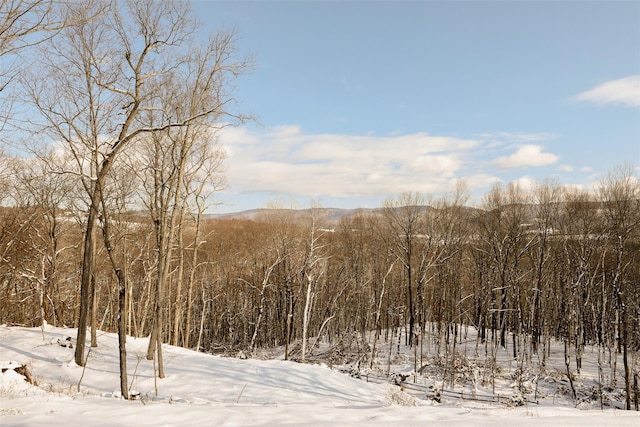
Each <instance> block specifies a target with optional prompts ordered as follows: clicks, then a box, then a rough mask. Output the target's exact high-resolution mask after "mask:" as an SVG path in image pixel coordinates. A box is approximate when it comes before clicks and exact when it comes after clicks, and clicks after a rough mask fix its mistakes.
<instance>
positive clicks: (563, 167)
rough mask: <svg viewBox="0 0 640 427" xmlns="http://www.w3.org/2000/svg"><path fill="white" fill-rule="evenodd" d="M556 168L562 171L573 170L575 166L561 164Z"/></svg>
mask: <svg viewBox="0 0 640 427" xmlns="http://www.w3.org/2000/svg"><path fill="white" fill-rule="evenodd" d="M556 169H557V170H559V171H562V172H573V166H571V165H560V166H558V167H557V168H556Z"/></svg>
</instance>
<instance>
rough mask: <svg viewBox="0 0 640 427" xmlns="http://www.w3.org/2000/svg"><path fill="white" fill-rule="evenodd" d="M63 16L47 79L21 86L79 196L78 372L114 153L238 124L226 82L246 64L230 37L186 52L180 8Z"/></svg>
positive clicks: (133, 4)
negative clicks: (63, 156)
mask: <svg viewBox="0 0 640 427" xmlns="http://www.w3.org/2000/svg"><path fill="white" fill-rule="evenodd" d="M64 12H65V15H64V16H65V18H66V17H69V18H70V20H72V22H73V23H74V24H73V25H70V26H68V27H65V28H64V29H62V30H61V32H60V33H59V34H58V37H57V40H56V43H55V44H53V43H52V44H47V45H46V48H47V49H48V52H47V54H46V55H43V58H44V59H43V64H42V65H41V67H40V68H39V69H38V70H37V72H38V73H40V74H41V75H42V74H43V75H45V76H46V77H45V78H41V76H39V78H37V79H36V78H35V77H34V76H32V78H29V79H26V80H25V84H24V86H25V89H26V93H27V94H28V96H29V99H30V101H31V102H32V104H33V105H34V106H35V107H37V109H38V111H39V113H40V115H41V117H42V119H44V121H43V125H44V131H45V132H47V134H48V135H50V136H51V138H52V139H54V140H58V141H61V142H62V144H63V145H64V147H65V149H67V150H69V152H71V153H72V154H73V156H74V159H75V161H76V170H75V173H77V174H79V175H80V177H81V181H82V185H83V187H84V190H85V191H86V194H87V211H88V212H87V219H86V228H85V237H84V254H83V261H82V278H81V290H80V292H81V297H80V314H79V321H78V337H77V347H76V354H75V359H76V363H78V364H79V365H83V364H84V363H85V360H84V351H85V336H86V326H87V312H88V311H87V309H88V307H89V305H90V304H89V302H90V299H91V291H92V286H91V284H92V281H93V278H94V277H95V271H94V267H95V250H96V243H95V242H96V237H95V231H96V223H97V220H98V217H99V215H100V211H101V209H102V206H101V201H102V199H103V197H104V194H103V193H104V191H105V190H106V189H107V186H108V180H109V172H110V170H111V168H112V167H113V165H114V164H115V163H116V161H117V159H118V155H119V154H120V153H121V152H122V150H123V149H124V148H125V147H127V146H128V145H129V144H132V143H136V141H138V140H140V139H142V138H145V137H147V136H150V135H154V134H156V133H167V132H169V131H170V130H171V129H178V128H180V127H184V126H187V125H191V124H195V123H198V122H201V121H207V122H210V121H211V120H213V121H218V120H220V118H221V117H223V116H224V117H231V118H234V117H235V118H237V117H238V116H237V115H235V114H233V108H234V102H233V97H232V92H231V91H230V89H231V88H230V86H229V85H230V80H232V79H233V78H235V77H237V76H238V75H239V74H240V73H242V72H243V71H244V70H245V69H246V66H247V63H246V62H245V61H236V58H235V55H236V52H235V49H234V40H235V38H234V35H233V34H229V33H219V34H218V35H216V36H215V37H213V38H212V39H211V41H210V43H208V44H206V45H205V48H204V49H200V50H198V49H196V50H195V51H194V50H192V49H191V46H192V36H193V35H194V32H195V30H196V26H195V24H194V23H193V19H192V17H191V15H190V11H189V7H188V5H187V4H186V3H184V2H178V1H175V2H155V1H152V0H148V1H142V2H140V1H128V2H116V1H114V2H109V1H91V2H83V3H82V4H69V5H66V7H65V8H64ZM177 83H180V84H181V85H182V88H183V89H180V86H177V85H176V84H177ZM167 88H170V90H168V89H167ZM175 88H178V89H177V92H181V93H177V92H176V90H175ZM185 91H189V93H191V94H192V96H191V98H190V99H189V100H185V102H187V103H190V105H189V107H190V108H182V109H178V108H175V101H174V99H175V98H174V96H175V95H181V94H183V93H184V92H185Z"/></svg>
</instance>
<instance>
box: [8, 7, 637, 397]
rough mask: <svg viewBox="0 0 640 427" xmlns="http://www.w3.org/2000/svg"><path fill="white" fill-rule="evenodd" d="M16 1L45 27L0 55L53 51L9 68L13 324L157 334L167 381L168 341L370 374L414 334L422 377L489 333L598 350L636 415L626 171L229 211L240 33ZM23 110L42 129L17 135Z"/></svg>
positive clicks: (569, 360) (515, 347)
mask: <svg viewBox="0 0 640 427" xmlns="http://www.w3.org/2000/svg"><path fill="white" fill-rule="evenodd" d="M1 5H2V8H3V11H4V10H5V8H10V7H18V8H19V7H24V5H33V8H32V9H25V10H24V11H23V12H24V13H23V14H19V16H29V13H36V12H37V13H40V14H41V15H37V16H35V17H32V18H31V20H30V21H28V25H27V26H26V27H24V29H21V28H14V30H15V31H13V32H11V31H8V29H11V22H5V23H4V24H3V23H0V24H1V25H4V26H3V27H2V33H1V34H2V39H0V42H1V43H0V49H1V51H0V55H11V54H13V53H14V52H15V51H16V50H19V49H23V48H24V49H26V48H30V49H36V50H42V51H43V52H48V53H47V54H46V55H42V54H40V55H36V56H34V57H37V58H40V59H39V62H38V63H37V64H31V67H30V68H29V70H30V71H29V72H27V71H25V72H18V71H15V73H14V72H12V73H11V75H9V74H6V75H0V78H3V83H2V85H3V86H1V87H2V92H0V94H2V96H3V98H2V109H1V112H2V123H3V125H4V126H5V127H4V128H3V134H2V146H3V147H5V148H4V149H3V151H2V153H0V154H1V156H0V203H1V207H0V323H2V324H10V325H26V326H39V325H42V324H44V323H45V322H46V323H48V324H52V325H58V326H62V325H65V326H69V327H76V328H78V331H79V332H78V336H77V342H78V345H77V346H76V362H77V363H78V364H79V365H82V364H84V363H85V362H86V354H87V351H88V348H87V347H85V334H86V333H87V330H89V331H91V345H92V346H95V345H99V343H98V342H97V339H96V333H95V331H96V330H104V331H118V332H119V333H120V336H121V351H122V352H125V353H124V355H125V356H126V336H127V335H128V336H136V337H141V336H151V337H152V339H151V340H150V345H149V349H148V354H147V357H148V358H150V359H153V358H157V359H156V360H157V362H158V368H159V372H158V375H159V376H160V377H162V376H163V375H164V374H163V366H162V354H161V349H162V347H161V345H160V344H161V343H171V344H173V345H179V346H184V347H188V348H193V349H196V350H198V351H204V352H212V353H227V354H231V353H235V352H237V351H240V350H242V351H244V352H245V353H248V354H252V353H253V352H255V351H256V350H257V349H259V348H272V347H279V346H282V347H284V348H285V358H288V359H296V360H301V361H305V360H306V359H307V358H309V357H311V355H312V354H313V352H314V348H315V347H316V346H317V344H318V340H322V341H325V342H329V343H331V344H333V346H334V347H335V348H337V347H338V345H337V344H339V343H344V342H347V343H348V345H349V346H352V347H356V348H358V354H360V355H361V362H362V363H366V362H372V359H373V357H374V355H375V354H376V346H382V345H384V344H386V345H389V343H391V342H394V341H397V340H398V339H402V340H404V342H405V343H406V344H407V345H410V346H412V347H413V348H414V349H415V354H416V357H415V365H416V369H417V368H419V367H420V366H421V365H422V357H423V355H424V354H425V352H426V351H427V350H426V349H427V348H429V349H430V351H431V352H433V353H434V354H439V355H443V357H444V358H445V359H447V360H453V359H454V358H455V356H456V351H457V350H456V345H457V343H458V339H457V337H459V336H461V335H462V334H463V333H464V331H465V330H467V329H468V328H474V329H476V330H477V331H478V341H477V343H476V348H475V353H476V354H483V355H485V358H486V360H487V363H488V364H490V363H491V361H492V358H493V361H494V362H495V353H496V351H497V349H498V348H500V347H502V348H509V349H510V351H512V352H513V357H514V359H515V360H517V361H518V362H519V363H521V364H523V365H524V364H531V363H540V364H541V365H542V366H544V364H545V358H546V357H547V355H548V353H549V351H550V342H551V340H554V341H560V342H563V343H564V348H565V359H566V366H567V373H568V377H569V378H571V371H572V370H576V371H578V372H579V370H580V368H581V360H582V355H583V352H584V348H585V346H586V345H593V346H596V347H597V348H598V352H599V354H598V360H599V361H600V368H601V371H602V372H603V373H602V375H603V377H602V378H604V377H605V374H604V371H605V370H607V369H608V370H609V371H610V372H612V373H613V374H612V375H613V379H612V381H616V378H615V372H616V363H617V361H618V360H619V358H618V357H617V355H620V359H621V361H622V363H623V365H624V366H623V367H624V369H623V372H624V378H621V379H618V381H622V382H624V384H625V390H626V406H627V408H631V396H632V395H633V393H632V387H633V382H634V378H635V380H636V381H637V376H638V372H639V368H640V366H639V364H638V356H639V352H640V292H639V288H638V284H639V283H640V259H639V254H640V250H639V245H640V181H639V180H638V177H637V175H636V172H635V170H634V169H633V167H632V166H630V165H625V166H621V167H619V168H616V169H615V170H613V171H611V172H610V173H609V175H607V176H606V177H605V178H604V179H602V180H601V182H600V183H599V184H598V185H597V186H596V187H595V188H594V189H593V190H586V189H585V190H581V189H575V188H567V187H562V186H560V185H559V184H558V183H555V182H543V183H539V184H538V185H536V186H535V188H533V189H531V190H525V189H523V188H521V187H519V186H518V185H516V184H508V185H500V184H496V185H495V186H494V187H493V188H491V189H490V190H489V191H488V192H487V193H486V194H485V195H484V197H483V199H482V203H481V204H479V205H478V206H476V207H470V206H469V205H468V197H469V196H468V190H467V189H466V188H465V186H464V185H460V186H459V187H458V188H457V189H456V190H455V191H453V192H452V193H450V194H446V195H444V196H427V195H422V194H414V193H406V194H402V195H399V196H397V197H392V198H389V199H388V200H387V201H386V202H385V203H384V205H383V206H381V207H380V208H379V209H370V210H360V211H357V212H352V213H349V214H348V215H343V216H341V217H340V218H338V219H335V218H333V217H329V215H327V214H328V213H329V212H330V210H328V209H323V208H321V207H312V208H311V209H308V210H305V211H296V210H291V209H267V210H264V211H263V212H262V213H261V214H260V215H258V216H256V217H255V218H252V219H241V218H235V219H214V218H212V217H211V216H210V215H207V213H208V209H209V207H210V205H211V204H212V203H214V202H215V193H216V192H217V191H219V190H220V189H221V188H223V187H224V184H225V183H224V173H223V168H222V162H223V159H224V151H223V150H222V149H221V148H220V147H219V146H218V145H217V144H216V131H217V130H218V129H220V128H222V127H223V126H227V125H232V124H236V123H240V122H241V121H242V120H243V117H242V116H241V115H240V114H238V113H237V112H236V111H235V103H234V98H233V93H232V90H231V89H232V86H233V79H235V78H236V77H238V76H239V75H240V74H242V73H243V72H245V71H247V69H248V68H250V66H251V64H250V62H247V61H245V60H244V59H242V58H238V57H236V55H237V53H236V51H235V47H234V40H235V35H234V34H233V33H227V32H220V33H218V34H215V35H213V36H212V37H211V38H210V43H209V44H207V45H205V46H199V47H196V45H195V44H193V43H192V38H193V35H194V32H195V31H196V30H197V27H196V25H195V23H193V21H192V20H191V18H190V15H189V12H188V8H186V6H185V5H184V4H182V3H180V2H156V3H154V5H156V6H158V5H163V7H162V8H157V7H156V8H150V7H145V6H144V2H137V1H132V2H126V3H125V5H126V8H125V9H122V8H115V7H114V4H113V3H111V2H102V1H100V2H82V7H79V6H78V5H77V4H74V3H73V2H69V3H66V2H43V1H41V2H12V1H9V2H7V1H3V3H2V4H1ZM36 6H37V7H36ZM18 11H19V10H18ZM51 11H56V14H54V15H47V13H52V12H51ZM48 17H50V19H49V18H48ZM16 22H18V21H16ZM12 34H14V35H12ZM33 34H37V36H36V37H35V38H34V39H33V43H29V41H30V40H32V39H30V38H29V37H30V36H31V35H33ZM10 37H13V38H10ZM24 37H26V38H27V39H25V38H24ZM25 40H26V41H25ZM16 61H18V59H16ZM12 86H13V87H18V86H19V87H20V90H19V91H16V90H12V89H11V87H12ZM14 103H15V104H14ZM15 105H18V106H20V105H21V106H23V108H28V109H29V111H30V117H29V120H23V121H21V122H20V123H12V121H11V118H12V113H11V111H12V109H14V108H17V107H15ZM25 106H28V107H25ZM33 141H56V143H55V144H53V143H50V144H34V143H33ZM17 147H20V148H17ZM123 359H124V360H123V363H124V362H126V357H124V358H123ZM123 369H124V372H125V373H126V366H124V367H123ZM451 375H453V373H451ZM607 378H611V375H609V376H607ZM122 380H123V381H125V382H124V384H122V387H121V388H122V390H123V395H124V396H125V397H126V390H127V385H126V375H124V377H123V379H122ZM452 381H453V379H452Z"/></svg>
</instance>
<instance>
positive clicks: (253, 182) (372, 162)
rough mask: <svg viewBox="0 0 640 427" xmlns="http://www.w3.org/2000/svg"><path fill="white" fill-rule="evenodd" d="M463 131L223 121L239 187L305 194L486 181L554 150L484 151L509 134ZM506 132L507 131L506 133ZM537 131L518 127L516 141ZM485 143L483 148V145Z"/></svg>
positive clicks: (503, 145)
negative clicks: (341, 129)
mask: <svg viewBox="0 0 640 427" xmlns="http://www.w3.org/2000/svg"><path fill="white" fill-rule="evenodd" d="M507 136H508V138H506V136H505V135H502V136H497V135H492V137H491V138H482V137H478V138H463V137H450V136H437V135H429V134H426V133H413V134H405V135H388V136H377V135H344V134H306V133H304V132H303V131H302V129H301V128H300V127H299V126H279V127H274V128H267V129H249V128H228V129H225V131H224V132H223V134H222V135H221V139H220V141H221V143H222V144H223V145H224V146H225V147H226V149H227V154H228V160H227V167H228V168H227V170H228V172H227V174H228V181H229V184H230V185H231V187H232V189H233V190H234V191H235V192H238V193H247V192H268V193H272V194H281V195H292V196H308V197H340V198H353V197H369V196H379V195H381V194H382V195H390V194H398V193H401V192H405V191H418V192H424V193H439V192H444V191H449V190H451V189H453V188H454V186H455V182H456V180H457V179H460V178H463V179H465V180H467V181H468V182H469V185H470V187H472V188H481V187H485V186H488V185H490V184H492V183H494V182H496V181H500V178H499V177H498V176H496V175H495V165H496V164H499V165H500V166H501V167H503V168H517V167H520V166H541V165H548V164H551V163H555V162H556V161H557V160H558V157H557V156H555V155H554V154H551V153H543V152H542V148H541V147H540V146H538V145H523V146H521V148H520V149H519V150H518V151H517V152H516V153H515V154H512V155H510V156H506V157H501V158H499V159H498V160H495V161H491V160H490V159H488V158H487V155H493V156H495V155H496V154H499V153H501V152H503V150H505V149H507V147H512V146H513V145H512V141H513V139H512V136H513V135H507ZM505 138H506V139H505ZM532 138H533V139H536V140H537V139H541V137H539V136H535V135H529V136H528V135H526V134H518V136H517V138H516V139H518V140H519V141H524V140H531V139H532ZM487 147H492V148H490V149H489V150H488V151H489V152H490V153H489V152H487Z"/></svg>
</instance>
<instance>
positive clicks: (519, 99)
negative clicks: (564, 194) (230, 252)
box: [193, 0, 640, 212]
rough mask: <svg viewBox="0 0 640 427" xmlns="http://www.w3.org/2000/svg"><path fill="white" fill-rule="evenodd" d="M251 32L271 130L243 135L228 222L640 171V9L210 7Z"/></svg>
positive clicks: (219, 21) (258, 126)
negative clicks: (263, 211) (462, 186)
mask: <svg viewBox="0 0 640 427" xmlns="http://www.w3.org/2000/svg"><path fill="white" fill-rule="evenodd" d="M193 8H194V9H195V11H196V14H197V16H198V17H199V19H200V20H201V21H202V22H203V23H204V25H205V28H206V29H207V30H209V31H212V32H213V31H216V30H217V29H221V28H226V29H228V28H235V29H236V30H237V32H238V35H239V37H240V40H239V43H238V47H239V50H240V52H241V53H242V54H252V55H253V56H254V57H255V62H256V69H255V71H253V72H252V73H251V74H249V75H247V76H244V77H242V78H241V80H240V81H239V82H238V99H239V101H240V108H241V110H242V111H243V112H246V113H251V114H253V115H255V116H256V117H257V119H258V123H251V124H248V125H246V126H243V127H240V128H234V129H229V130H227V131H225V133H224V134H223V135H222V138H221V141H222V143H223V144H224V146H225V147H226V150H227V153H228V159H227V161H226V167H227V179H228V183H229V189H228V190H226V191H225V192H224V193H222V194H220V195H219V200H222V201H224V202H225V203H226V204H225V205H223V206H221V207H220V208H219V211H221V212H226V211H238V210H244V209H252V208H258V207H262V206H264V205H265V204H266V203H268V202H269V201H273V200H278V201H284V202H286V203H289V202H290V201H295V202H297V203H298V205H299V206H300V207H308V206H309V203H310V200H315V201H318V202H320V203H321V204H322V205H323V206H326V207H344V208H356V207H376V206H380V205H381V203H382V201H383V200H384V199H386V198H387V197H389V196H394V195H397V194H399V193H402V192H406V191H416V192H422V193H427V194H433V195H438V194H441V193H442V192H446V191H450V190H452V189H453V188H454V185H455V182H456V180H458V179H464V180H465V181H466V182H467V184H468V185H469V187H470V188H471V190H472V192H473V198H472V202H479V201H480V199H481V196H482V195H483V194H484V193H485V192H486V191H487V190H488V189H489V188H490V186H491V185H492V184H493V183H495V182H496V181H500V182H503V183H507V182H510V181H518V182H520V183H521V184H522V185H523V186H524V187H528V186H531V185H532V184H533V183H535V182H540V181H542V180H543V179H545V178H552V179H557V180H558V181H559V182H560V183H562V184H566V185H579V186H583V187H589V186H592V185H593V183H595V182H597V181H598V180H599V179H601V178H602V176H603V175H604V174H606V173H607V172H609V171H611V170H612V169H613V168H614V167H615V166H616V165H619V164H621V163H623V162H625V161H627V162H631V163H633V164H634V165H635V166H640V2H639V1H446V2H444V1H442V2H440V1H395V2H391V1H389V2H387V1H232V2H226V1H204V0H201V1H194V2H193Z"/></svg>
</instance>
